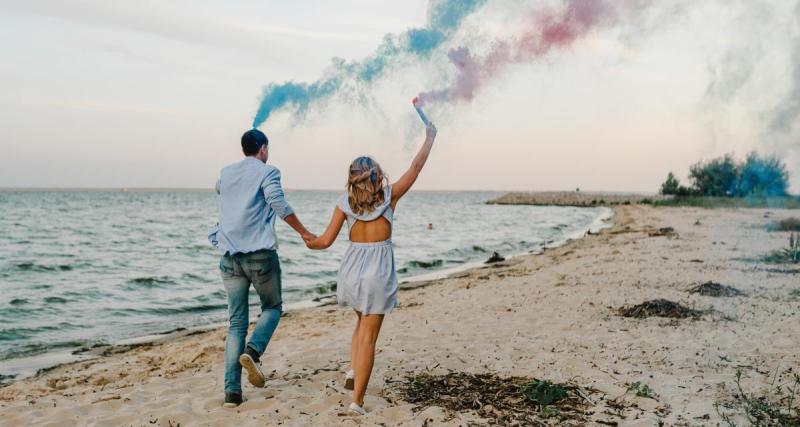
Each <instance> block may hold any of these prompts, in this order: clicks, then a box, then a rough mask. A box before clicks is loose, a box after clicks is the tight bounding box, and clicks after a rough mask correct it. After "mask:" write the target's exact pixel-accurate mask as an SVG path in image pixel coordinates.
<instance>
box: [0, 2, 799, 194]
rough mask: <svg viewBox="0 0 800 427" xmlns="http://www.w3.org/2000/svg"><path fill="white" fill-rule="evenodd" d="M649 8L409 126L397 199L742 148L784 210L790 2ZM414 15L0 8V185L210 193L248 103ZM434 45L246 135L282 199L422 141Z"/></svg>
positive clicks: (368, 7)
mask: <svg viewBox="0 0 800 427" xmlns="http://www.w3.org/2000/svg"><path fill="white" fill-rule="evenodd" d="M559 1H560V0H541V1H537V0H503V1H501V0H488V1H487V3H486V5H485V6H484V7H482V8H481V9H479V10H477V11H476V12H475V13H474V14H473V15H472V16H470V17H469V18H468V19H467V20H466V21H465V22H464V24H463V26H462V27H461V28H460V29H459V31H458V33H457V34H456V35H455V39H454V40H453V43H456V44H457V43H464V42H469V41H471V40H479V39H484V38H486V37H489V38H491V37H493V36H495V35H497V34H503V33H504V32H509V31H511V32H513V30H514V28H515V27H514V25H515V20H514V19H515V17H516V16H517V15H524V14H525V11H528V10H530V9H531V8H535V7H538V6H541V5H545V6H553V7H557V6H558V4H559ZM626 1H635V0H626ZM639 1H646V0H639ZM657 3H658V5H659V6H658V7H657V8H655V7H654V8H652V9H651V10H648V11H647V13H646V14H643V15H641V16H639V17H637V19H634V20H631V21H629V22H625V23H624V24H620V25H619V26H615V27H613V28H603V29H600V30H598V31H595V32H592V33H590V34H589V35H588V36H587V37H585V38H582V39H580V40H578V41H577V42H576V43H575V44H574V45H572V46H569V47H568V48H566V49H563V50H557V51H553V52H551V53H549V54H548V55H546V56H545V57H543V58H542V59H541V60H537V61H531V62H527V63H521V64H516V65H513V66H510V67H508V68H506V69H504V70H502V71H501V72H500V73H498V75H497V76H495V78H494V79H493V80H492V81H491V82H489V83H488V84H487V85H485V86H483V87H482V88H481V90H480V91H479V92H478V93H477V94H476V95H475V97H474V99H472V100H471V101H470V102H465V103H458V104H453V105H449V106H446V107H445V108H438V109H434V110H432V111H430V112H429V113H430V114H429V115H430V116H431V118H432V119H433V120H434V122H436V124H437V127H438V129H439V136H438V138H437V141H436V145H435V147H434V150H433V153H432V155H431V157H430V159H429V161H428V164H427V166H426V169H425V171H424V172H423V174H422V175H421V177H420V179H419V181H418V183H417V186H416V188H417V189H423V190H573V189H575V188H581V189H582V190H584V191H587V190H598V191H637V192H655V191H657V190H658V187H659V185H660V183H661V182H663V181H664V178H665V177H666V175H667V173H668V172H670V171H672V172H675V173H676V174H677V175H678V177H680V178H684V179H685V177H686V175H687V172H688V168H689V166H690V165H691V164H692V163H694V162H697V161H698V160H701V159H708V158H711V157H714V156H719V155H722V154H725V153H734V155H736V156H737V157H739V158H742V157H744V155H745V154H746V153H747V152H748V151H751V150H758V151H759V152H761V153H763V154H777V155H779V156H781V157H782V158H784V159H785V160H786V162H787V165H788V166H789V169H790V172H792V187H791V190H792V191H793V192H795V193H797V192H800V153H799V151H800V147H799V146H800V124H798V121H797V117H798V115H800V104H798V102H800V101H798V99H800V98H799V97H800V66H797V63H800V29H799V28H800V1H797V0H730V1H722V0H716V1H715V0H708V1H703V2H697V1H686V0H663V1H660V2H657ZM428 7H429V4H428V1H425V0H409V1H403V2H396V1H393V2H388V1H374V0H372V1H367V0H338V1H336V2H330V1H322V0H296V1H294V2H276V1H264V0H262V1H255V0H236V1H224V2H223V1H216V2H215V1H210V0H203V1H197V0H195V1H188V0H169V1H165V0H146V1H141V0H137V1H131V2H109V1H103V0H72V1H66V0H4V1H2V2H0V52H3V54H2V60H1V61H0V111H2V118H0V187H71V188H74V187H92V188H98V187H99V188H119V187H129V188H133V187H158V188H183V187H186V188H211V187H212V186H213V185H214V182H215V180H216V177H217V175H218V173H219V169H220V168H221V167H223V166H225V165H226V164H229V163H231V162H234V161H237V160H239V159H240V158H241V157H242V154H241V150H240V145H239V137H240V135H241V134H242V133H243V132H244V131H246V130H247V129H249V128H250V126H251V123H252V120H253V116H254V114H255V112H256V110H257V108H258V105H259V100H260V96H261V94H262V92H263V88H264V87H265V86H266V85H267V84H269V83H271V82H277V83H281V82H285V81H314V80H316V79H318V78H319V77H320V76H322V75H323V74H324V73H325V72H326V69H329V67H330V65H331V59H332V58H333V57H338V58H344V59H346V60H349V61H352V60H359V59H361V58H363V57H365V56H367V55H369V54H371V53H372V52H374V50H375V49H376V48H377V47H378V46H379V44H380V43H381V41H382V40H383V39H384V36H385V35H386V34H387V33H393V34H399V33H402V32H404V31H406V30H408V29H409V28H413V27H423V26H425V25H426V21H427V19H428ZM516 23H518V22H516ZM449 47H452V46H449V45H448V46H443V47H442V48H441V49H438V50H435V51H433V52H432V53H431V57H430V58H429V59H427V60H425V61H417V62H414V63H409V64H407V65H405V66H401V67H400V68H397V69H395V70H393V71H392V72H391V73H388V74H387V75H386V76H384V78H383V79H382V80H381V81H379V82H378V83H377V84H375V85H374V86H373V87H371V88H370V89H369V92H368V97H367V98H366V99H361V98H356V99H352V98H348V97H347V96H344V97H338V98H334V99H332V100H331V101H330V102H327V103H323V104H321V105H318V106H315V107H314V108H312V109H310V110H309V111H307V112H306V113H305V114H303V115H302V116H299V117H298V116H296V115H292V114H290V113H289V112H281V111H279V112H276V113H275V114H274V115H273V116H271V117H270V119H269V120H268V121H267V122H266V123H265V124H264V125H263V126H261V129H262V130H263V131H265V132H266V133H267V135H268V136H269V138H270V160H269V162H270V163H272V164H274V165H276V166H278V167H279V168H280V169H281V171H282V175H283V184H284V186H285V187H286V188H289V189H340V188H343V187H344V183H345V180H346V173H347V166H348V165H349V163H350V161H352V159H353V158H355V157H357V156H359V155H363V154H367V155H372V156H374V157H375V158H376V159H377V160H378V161H379V162H380V163H381V165H382V166H383V168H384V169H385V170H386V172H387V174H388V175H389V177H390V178H392V177H399V176H400V175H401V174H402V173H403V172H404V170H405V168H407V167H408V165H409V163H410V161H411V159H412V157H413V155H414V153H415V150H416V149H417V148H418V147H419V145H420V144H421V142H422V140H423V139H424V128H423V127H422V125H421V124H420V123H419V121H418V119H417V118H416V116H415V115H414V114H415V113H414V111H413V109H412V108H411V104H410V102H409V101H410V99H411V98H412V97H413V96H415V95H416V94H417V93H419V92H421V91H425V90H429V89H434V88H435V86H436V84H437V83H441V81H446V80H447V78H448V77H451V74H452V73H450V72H449V70H448V68H447V67H450V65H449V64H448V63H447V61H446V53H447V49H448V48H449ZM795 91H797V92H795ZM795 95H797V96H795Z"/></svg>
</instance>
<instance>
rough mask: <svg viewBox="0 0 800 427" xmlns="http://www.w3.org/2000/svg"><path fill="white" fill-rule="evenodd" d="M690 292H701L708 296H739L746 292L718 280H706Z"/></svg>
mask: <svg viewBox="0 0 800 427" xmlns="http://www.w3.org/2000/svg"><path fill="white" fill-rule="evenodd" d="M689 293H690V294H700V295H702V296H706V297H738V296H746V294H745V293H744V292H742V291H740V290H738V289H736V288H734V287H732V286H727V285H722V284H719V283H716V282H706V283H703V284H701V285H697V286H694V287H692V288H690V289H689Z"/></svg>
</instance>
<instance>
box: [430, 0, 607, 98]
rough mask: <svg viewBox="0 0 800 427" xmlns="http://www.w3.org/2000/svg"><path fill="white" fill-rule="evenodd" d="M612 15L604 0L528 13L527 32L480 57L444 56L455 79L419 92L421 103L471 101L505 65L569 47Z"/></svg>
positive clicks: (462, 50) (456, 52)
mask: <svg viewBox="0 0 800 427" xmlns="http://www.w3.org/2000/svg"><path fill="white" fill-rule="evenodd" d="M612 12H613V11H612V9H611V7H610V6H609V5H608V4H607V3H606V2H605V1H603V0H567V1H566V2H565V6H564V8H563V9H562V10H559V11H540V12H534V13H532V14H530V15H529V21H528V28H529V29H528V30H526V31H525V32H523V33H522V34H521V35H519V36H517V37H514V38H512V39H509V40H495V41H494V42H493V43H492V45H491V48H490V49H489V52H488V53H486V54H485V55H483V56H482V57H479V56H477V55H475V54H473V53H472V51H471V50H470V49H469V48H468V47H464V46H462V47H458V48H454V49H451V50H450V51H449V52H448V54H447V56H448V58H449V59H450V62H451V63H452V64H453V65H454V66H455V67H456V69H457V75H456V78H455V79H454V81H453V82H452V83H451V84H450V85H449V86H448V87H445V88H443V89H438V90H432V91H427V92H422V93H420V94H419V100H420V104H421V105H424V104H426V103H431V102H455V101H470V100H472V98H473V97H474V96H475V92H476V91H477V90H478V89H480V88H481V87H482V86H483V85H484V84H485V83H486V82H487V81H488V80H490V79H492V78H493V77H496V75H497V74H498V72H499V71H501V70H502V69H503V68H505V67H506V66H508V65H511V64H517V63H523V62H529V61H532V60H535V59H537V58H540V57H542V56H544V55H546V54H547V53H548V52H550V51H551V50H552V49H556V48H565V47H568V46H570V45H572V43H574V42H575V41H576V40H577V39H579V38H581V37H584V36H585V35H586V34H587V33H588V32H590V31H591V30H592V29H594V28H595V27H597V26H598V25H599V24H601V23H605V22H607V21H610V20H612V18H613V13H612Z"/></svg>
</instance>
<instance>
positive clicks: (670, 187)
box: [661, 172, 681, 196]
mask: <svg viewBox="0 0 800 427" xmlns="http://www.w3.org/2000/svg"><path fill="white" fill-rule="evenodd" d="M680 186H681V183H680V181H678V178H675V174H674V173H672V172H670V173H669V174H667V180H666V181H664V183H663V184H661V194H663V195H665V196H669V195H675V194H677V193H678V188H680Z"/></svg>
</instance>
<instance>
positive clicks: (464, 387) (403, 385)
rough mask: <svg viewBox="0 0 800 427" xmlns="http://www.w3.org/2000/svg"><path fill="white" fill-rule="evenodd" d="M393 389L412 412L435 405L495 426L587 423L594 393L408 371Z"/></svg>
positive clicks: (554, 385) (553, 385) (524, 382)
mask: <svg viewBox="0 0 800 427" xmlns="http://www.w3.org/2000/svg"><path fill="white" fill-rule="evenodd" d="M392 388H393V389H394V390H395V391H397V392H399V394H400V398H401V399H402V400H404V401H406V402H410V403H413V404H415V405H416V407H415V410H421V409H423V408H426V407H430V406H439V407H442V408H444V409H446V410H448V411H454V412H471V411H474V412H475V413H476V414H477V415H478V416H479V417H481V418H486V419H489V422H490V423H491V424H497V425H542V424H543V422H542V420H543V419H551V420H553V421H556V422H557V423H565V422H573V423H574V422H578V423H579V424H580V425H583V423H586V422H588V419H587V418H586V416H587V410H586V409H587V408H588V405H587V404H591V403H592V402H591V401H590V400H589V398H588V396H587V394H589V393H596V391H595V390H586V389H582V388H580V387H578V386H577V385H574V384H566V383H565V384H557V383H552V382H550V381H543V380H537V379H533V378H522V377H508V378H503V377H500V376H497V375H494V374H488V373H487V374H470V373H466V372H450V373H448V374H445V375H434V374H430V373H427V372H423V373H417V374H415V373H409V374H407V375H406V377H405V378H404V379H403V380H401V381H397V382H395V383H394V385H393V386H392Z"/></svg>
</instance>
